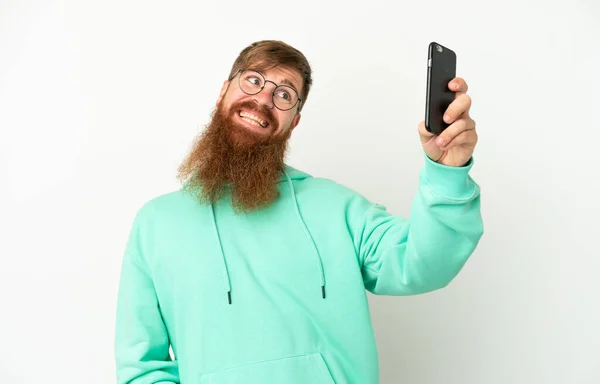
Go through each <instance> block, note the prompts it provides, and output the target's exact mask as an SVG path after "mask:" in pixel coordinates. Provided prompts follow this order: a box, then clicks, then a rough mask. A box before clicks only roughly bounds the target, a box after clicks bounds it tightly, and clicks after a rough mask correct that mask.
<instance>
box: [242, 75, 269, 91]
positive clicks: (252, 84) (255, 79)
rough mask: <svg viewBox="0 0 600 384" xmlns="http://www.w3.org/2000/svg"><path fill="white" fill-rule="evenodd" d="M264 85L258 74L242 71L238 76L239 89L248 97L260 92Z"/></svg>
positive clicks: (263, 80) (262, 78)
mask: <svg viewBox="0 0 600 384" xmlns="http://www.w3.org/2000/svg"><path fill="white" fill-rule="evenodd" d="M264 85H265V79H264V77H262V76H261V74H260V73H258V72H254V71H244V72H242V74H241V75H240V88H241V89H242V91H244V92H246V93H248V94H250V95H254V94H256V93H258V92H260V90H261V89H263V87H264Z"/></svg>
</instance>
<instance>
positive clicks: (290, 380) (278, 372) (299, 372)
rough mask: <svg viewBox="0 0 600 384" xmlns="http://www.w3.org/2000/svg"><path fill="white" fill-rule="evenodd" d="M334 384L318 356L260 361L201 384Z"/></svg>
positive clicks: (215, 375) (207, 377)
mask: <svg viewBox="0 0 600 384" xmlns="http://www.w3.org/2000/svg"><path fill="white" fill-rule="evenodd" d="M270 383H273V384H306V383H311V384H335V381H333V378H332V377H331V373H330V372H329V369H327V365H326V364H325V361H324V360H323V357H322V356H321V354H320V353H313V354H309V355H302V356H294V357H286V358H282V359H277V360H268V361H261V362H258V363H253V364H249V365H244V366H241V367H236V368H230V369H226V370H224V371H218V372H212V373H209V374H206V375H203V376H202V378H201V380H200V384H270Z"/></svg>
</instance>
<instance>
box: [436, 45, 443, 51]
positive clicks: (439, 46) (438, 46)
mask: <svg viewBox="0 0 600 384" xmlns="http://www.w3.org/2000/svg"><path fill="white" fill-rule="evenodd" d="M436 49H437V51H438V52H442V51H443V50H444V48H442V46H441V45H436Z"/></svg>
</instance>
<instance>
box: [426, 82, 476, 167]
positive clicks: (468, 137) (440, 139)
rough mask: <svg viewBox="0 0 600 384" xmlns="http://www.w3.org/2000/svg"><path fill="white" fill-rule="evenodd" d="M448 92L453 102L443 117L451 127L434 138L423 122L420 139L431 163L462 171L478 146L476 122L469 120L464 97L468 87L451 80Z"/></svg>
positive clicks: (465, 97)
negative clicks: (451, 95) (451, 93)
mask: <svg viewBox="0 0 600 384" xmlns="http://www.w3.org/2000/svg"><path fill="white" fill-rule="evenodd" d="M448 88H449V89H450V90H451V91H454V92H456V96H455V98H454V101H453V102H452V103H451V104H450V105H449V106H448V109H446V113H445V114H444V121H445V122H446V123H448V124H450V126H449V127H448V128H446V129H445V130H444V131H443V132H442V133H441V134H440V135H439V136H436V135H434V134H432V133H430V132H427V129H425V121H422V122H421V124H419V135H420V136H421V143H422V144H423V149H424V150H425V154H427V156H429V158H430V159H431V160H433V161H435V162H438V163H440V164H443V165H448V166H451V167H462V166H464V165H465V164H467V162H468V161H469V159H470V158H471V156H472V155H473V151H474V150H475V145H476V144H477V132H476V131H475V121H473V119H471V117H470V116H469V109H470V108H471V97H470V96H469V95H467V89H468V88H469V86H468V85H467V83H466V82H465V81H464V80H463V79H461V78H459V77H456V78H454V79H452V81H450V82H449V83H448Z"/></svg>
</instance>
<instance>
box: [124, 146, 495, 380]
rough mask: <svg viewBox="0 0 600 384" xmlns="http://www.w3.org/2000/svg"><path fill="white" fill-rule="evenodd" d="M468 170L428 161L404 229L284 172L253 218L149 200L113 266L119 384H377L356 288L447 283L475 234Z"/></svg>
mask: <svg viewBox="0 0 600 384" xmlns="http://www.w3.org/2000/svg"><path fill="white" fill-rule="evenodd" d="M472 165H473V162H472V161H471V162H470V163H469V164H468V165H467V166H465V167H446V166H443V165H440V164H437V163H434V162H433V161H431V160H429V158H427V157H425V164H424V167H423V169H422V171H421V173H420V180H419V191H418V193H417V195H416V197H415V199H414V201H413V203H412V208H411V212H410V220H408V219H406V218H402V217H398V216H393V215H391V214H390V213H388V212H387V211H386V210H385V208H384V207H382V206H381V205H378V204H375V203H372V202H371V201H369V200H368V199H366V198H365V197H363V196H361V195H360V194H358V193H356V192H354V191H352V190H350V189H348V188H346V187H344V186H342V185H339V184H337V183H335V182H333V181H331V180H327V179H323V178H314V177H311V176H309V175H307V174H306V173H303V172H301V171H298V170H296V169H294V168H292V167H289V166H286V171H285V174H284V175H282V177H281V179H280V182H279V185H278V187H279V191H280V192H281V196H280V198H279V199H278V200H276V201H275V202H274V203H273V204H272V205H271V206H269V207H268V208H265V209H263V210H261V211H257V212H253V213H249V214H243V215H236V214H235V213H234V212H233V209H232V207H231V201H230V199H227V198H224V199H222V200H221V201H220V202H219V203H218V204H215V205H212V206H211V205H203V204H200V203H199V202H198V201H197V200H196V199H195V197H193V196H192V195H190V194H188V193H186V192H185V191H184V190H183V189H182V190H179V191H176V192H172V193H169V194H165V195H162V196H159V197H157V198H155V199H152V200H151V201H149V202H148V203H146V204H144V206H143V207H141V209H140V210H139V212H138V213H137V215H136V218H135V220H134V223H133V228H132V231H131V234H130V239H129V241H128V244H127V247H126V251H125V255H124V259H123V265H122V272H121V280H120V287H119V295H118V305H117V322H116V343H115V348H116V365H117V377H118V383H131V384H149V383H162V384H166V383H183V384H209V383H210V384H224V383H228V384H233V383H235V384H237V383H240V384H242V383H243V384H258V383H260V384H265V383H274V384H309V383H310V384H325V383H329V384H330V383H337V384H343V383H356V384H371V383H378V382H379V370H378V357H377V349H376V345H375V338H374V334H373V329H372V325H371V318H370V314H369V308H368V302H367V295H366V291H367V290H368V291H370V292H372V293H374V294H379V295H415V294H420V293H425V292H430V291H433V290H437V289H439V288H442V287H445V286H446V285H447V284H448V283H450V281H451V280H452V279H453V278H454V277H455V276H456V275H457V273H458V272H459V271H460V270H461V268H462V267H463V265H464V264H465V262H466V261H467V259H468V258H469V256H470V255H471V253H472V252H473V250H474V249H475V247H476V245H477V243H478V242H479V239H480V238H481V236H482V234H483V224H482V218H481V214H480V201H479V187H478V186H477V184H475V182H474V181H473V180H472V179H471V177H470V176H469V175H468V172H469V170H470V168H471V167H472ZM169 346H171V347H172V350H173V355H174V356H175V359H174V360H172V359H171V358H170V354H169Z"/></svg>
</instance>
